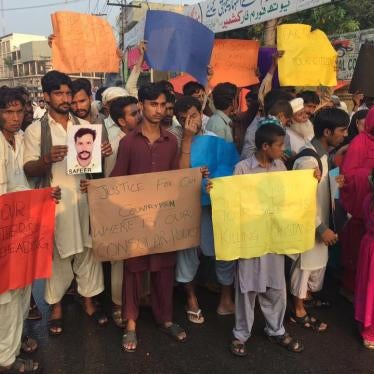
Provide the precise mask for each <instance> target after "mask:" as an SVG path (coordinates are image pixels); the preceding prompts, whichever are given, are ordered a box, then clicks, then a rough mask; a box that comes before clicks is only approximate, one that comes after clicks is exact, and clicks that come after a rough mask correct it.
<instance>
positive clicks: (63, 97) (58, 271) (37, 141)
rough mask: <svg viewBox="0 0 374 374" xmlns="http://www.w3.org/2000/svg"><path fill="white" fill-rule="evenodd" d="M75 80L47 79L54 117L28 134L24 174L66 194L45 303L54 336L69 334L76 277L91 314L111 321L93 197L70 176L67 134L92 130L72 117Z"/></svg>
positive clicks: (45, 87) (44, 81)
mask: <svg viewBox="0 0 374 374" xmlns="http://www.w3.org/2000/svg"><path fill="white" fill-rule="evenodd" d="M71 87H72V82H71V79H70V78H69V77H68V76H67V75H66V74H63V73H60V72H58V71H50V72H48V73H47V74H46V75H44V77H43V78H42V88H43V93H44V99H45V100H46V102H47V103H48V112H47V114H46V115H45V116H44V117H43V118H42V119H41V120H40V121H35V122H33V123H32V124H31V125H30V126H29V127H28V128H27V130H26V133H25V156H24V162H25V165H24V169H25V172H26V174H27V176H28V177H34V179H35V187H36V188H39V187H45V186H49V185H50V183H51V181H52V180H53V182H54V183H58V184H59V185H60V187H61V190H62V200H61V204H59V207H58V208H57V210H56V228H55V248H54V256H53V273H52V277H51V278H50V279H48V280H47V282H46V288H45V300H46V302H47V303H48V304H50V305H51V306H52V308H51V315H50V320H49V327H48V330H49V333H50V334H51V335H60V334H61V333H62V332H63V325H62V307H61V299H62V297H63V296H64V294H65V292H66V291H67V290H68V288H69V286H70V284H71V282H72V280H73V279H74V276H75V277H76V281H77V285H78V293H79V294H80V295H81V296H83V298H84V309H85V312H86V313H87V314H88V315H89V316H92V317H93V318H94V319H95V321H96V322H97V323H98V324H99V325H102V324H105V323H106V322H107V318H106V317H105V315H103V314H102V313H100V312H99V311H98V310H97V309H96V306H95V305H94V303H93V302H92V297H94V296H96V295H98V294H99V293H101V292H102V291H103V289H104V282H103V272H102V266H101V263H99V262H97V261H95V260H94V258H93V255H92V253H91V247H92V244H91V237H90V234H89V211H88V203H87V196H85V195H82V194H81V193H80V179H81V177H80V176H79V175H67V157H66V156H67V153H68V146H67V132H68V130H69V128H71V127H73V126H80V125H89V124H88V122H86V121H83V120H81V119H78V118H77V117H75V116H74V115H72V114H70V113H69V112H70V105H71V101H72V92H71Z"/></svg>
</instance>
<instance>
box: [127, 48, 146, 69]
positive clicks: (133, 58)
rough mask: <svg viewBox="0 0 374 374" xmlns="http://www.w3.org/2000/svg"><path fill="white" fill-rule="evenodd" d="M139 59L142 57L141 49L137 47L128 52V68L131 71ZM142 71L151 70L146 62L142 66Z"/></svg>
mask: <svg viewBox="0 0 374 374" xmlns="http://www.w3.org/2000/svg"><path fill="white" fill-rule="evenodd" d="M139 57H140V51H139V48H137V47H135V48H131V49H129V50H128V51H127V67H128V68H129V69H132V68H133V67H134V66H135V65H136V64H137V63H138V61H139ZM142 70H143V71H146V70H149V67H148V65H147V64H146V63H145V62H143V64H142Z"/></svg>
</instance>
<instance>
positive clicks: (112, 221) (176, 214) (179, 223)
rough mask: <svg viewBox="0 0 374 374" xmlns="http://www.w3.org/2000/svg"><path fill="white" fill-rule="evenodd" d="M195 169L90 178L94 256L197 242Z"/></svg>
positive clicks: (173, 247)
mask: <svg viewBox="0 0 374 374" xmlns="http://www.w3.org/2000/svg"><path fill="white" fill-rule="evenodd" d="M200 188H201V172H200V169H199V168H195V169H183V170H174V171H166V172H159V173H148V174H137V175H131V176H124V177H115V178H104V179H97V180H92V181H91V182H90V185H89V187H88V201H89V208H90V220H91V234H92V239H93V251H94V254H95V257H96V258H97V259H98V260H101V261H109V260H123V259H127V258H131V257H138V256H144V255H148V254H154V253H164V252H173V251H178V250H182V249H186V248H191V247H196V246H197V245H199V244H200V214H201V203H200V199H201V196H200Z"/></svg>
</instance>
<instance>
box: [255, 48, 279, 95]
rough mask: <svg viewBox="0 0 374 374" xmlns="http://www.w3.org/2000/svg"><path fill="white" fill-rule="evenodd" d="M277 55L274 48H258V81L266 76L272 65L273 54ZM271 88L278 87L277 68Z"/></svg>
mask: <svg viewBox="0 0 374 374" xmlns="http://www.w3.org/2000/svg"><path fill="white" fill-rule="evenodd" d="M274 53H277V49H276V48H271V47H260V51H259V53H258V69H259V70H260V79H261V81H262V80H263V79H264V78H265V76H266V74H267V73H268V71H269V70H270V67H271V65H272V63H273V57H272V56H273V54H274ZM272 87H273V88H278V87H279V78H278V67H277V69H276V70H275V73H274V76H273V81H272Z"/></svg>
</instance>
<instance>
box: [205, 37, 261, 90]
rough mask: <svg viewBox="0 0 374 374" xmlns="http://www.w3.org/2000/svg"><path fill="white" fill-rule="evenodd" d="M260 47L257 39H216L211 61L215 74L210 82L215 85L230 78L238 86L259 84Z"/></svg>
mask: <svg viewBox="0 0 374 374" xmlns="http://www.w3.org/2000/svg"><path fill="white" fill-rule="evenodd" d="M259 48H260V45H259V43H258V42H257V41H255V40H239V39H216V40H215V41H214V48H213V52H212V59H211V61H210V65H211V66H212V68H213V76H212V79H211V81H210V82H209V83H210V84H211V85H212V86H213V87H214V86H216V85H217V84H218V83H224V82H227V81H228V80H229V81H230V82H231V83H234V84H236V85H237V86H238V87H245V86H249V85H252V84H257V83H258V82H259V80H258V77H257V75H256V70H257V59H258V50H259ZM228 77H229V78H228Z"/></svg>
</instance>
